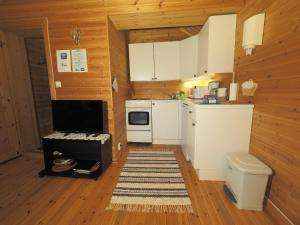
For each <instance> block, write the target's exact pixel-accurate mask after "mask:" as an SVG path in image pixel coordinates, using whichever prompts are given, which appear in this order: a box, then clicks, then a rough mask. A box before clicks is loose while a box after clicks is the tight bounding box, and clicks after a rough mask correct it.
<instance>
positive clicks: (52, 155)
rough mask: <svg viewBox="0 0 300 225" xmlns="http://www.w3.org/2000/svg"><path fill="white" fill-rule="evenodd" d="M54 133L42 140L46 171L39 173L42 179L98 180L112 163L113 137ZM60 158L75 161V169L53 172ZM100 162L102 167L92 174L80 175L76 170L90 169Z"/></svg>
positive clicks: (92, 134) (107, 135)
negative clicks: (55, 163)
mask: <svg viewBox="0 0 300 225" xmlns="http://www.w3.org/2000/svg"><path fill="white" fill-rule="evenodd" d="M88 134H89V135H86V133H76V132H74V133H71V132H70V133H65V132H54V133H52V134H51V135H48V136H46V137H44V138H43V139H42V142H43V151H44V163H45V169H44V170H42V171H41V172H39V175H40V176H41V177H43V176H45V175H47V176H63V177H74V178H78V177H82V178H92V179H97V178H98V177H99V176H100V175H101V174H102V173H103V172H104V171H105V170H106V169H107V168H108V167H109V165H110V164H111V162H112V148H111V136H110V135H109V134H99V133H98V134H97V135H96V133H88ZM58 158H63V159H73V160H75V161H76V162H77V165H76V167H75V168H73V169H71V170H69V171H66V172H53V171H52V167H53V165H54V163H53V161H54V160H55V159H58ZM97 162H100V167H99V169H97V170H96V171H94V172H91V173H90V174H78V173H76V172H74V169H83V170H86V169H89V168H91V167H92V166H93V165H94V164H95V163H97Z"/></svg>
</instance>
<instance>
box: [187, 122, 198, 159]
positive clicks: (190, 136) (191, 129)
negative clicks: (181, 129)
mask: <svg viewBox="0 0 300 225" xmlns="http://www.w3.org/2000/svg"><path fill="white" fill-rule="evenodd" d="M195 127H196V122H195V121H194V120H193V119H191V117H188V120H187V140H186V142H187V154H188V159H189V160H191V162H192V164H194V162H195V146H196V143H195V138H196V135H195V132H196V129H195Z"/></svg>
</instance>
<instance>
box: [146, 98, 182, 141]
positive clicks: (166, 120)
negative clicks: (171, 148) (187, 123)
mask: <svg viewBox="0 0 300 225" xmlns="http://www.w3.org/2000/svg"><path fill="white" fill-rule="evenodd" d="M179 104H180V103H179V102H178V101H174V100H170V101H168V100H156V101H152V132H153V139H160V140H161V139H168V140H177V139H180V137H179V126H180V124H179V121H180V120H179Z"/></svg>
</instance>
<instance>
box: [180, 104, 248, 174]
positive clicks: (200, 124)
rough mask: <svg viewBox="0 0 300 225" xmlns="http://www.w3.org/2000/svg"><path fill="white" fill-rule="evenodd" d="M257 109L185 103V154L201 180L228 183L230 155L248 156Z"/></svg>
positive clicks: (183, 127) (240, 106) (246, 106)
mask: <svg viewBox="0 0 300 225" xmlns="http://www.w3.org/2000/svg"><path fill="white" fill-rule="evenodd" d="M252 111H253V105H196V104H193V103H191V102H189V103H186V102H183V103H182V152H183V154H184V156H185V158H186V160H190V161H191V163H192V165H193V167H194V169H195V170H196V172H197V174H198V177H199V179H200V180H225V168H226V158H225V155H226V153H227V152H248V151H249V144H250V134H251V125H252Z"/></svg>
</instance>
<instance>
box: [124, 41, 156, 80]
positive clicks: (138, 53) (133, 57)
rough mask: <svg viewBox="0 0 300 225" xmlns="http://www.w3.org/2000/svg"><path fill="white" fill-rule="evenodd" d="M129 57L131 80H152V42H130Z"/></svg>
mask: <svg viewBox="0 0 300 225" xmlns="http://www.w3.org/2000/svg"><path fill="white" fill-rule="evenodd" d="M129 59H130V60H129V61H130V62H129V65H130V80H131V81H150V80H153V78H154V59H153V43H139V44H130V45H129Z"/></svg>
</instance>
